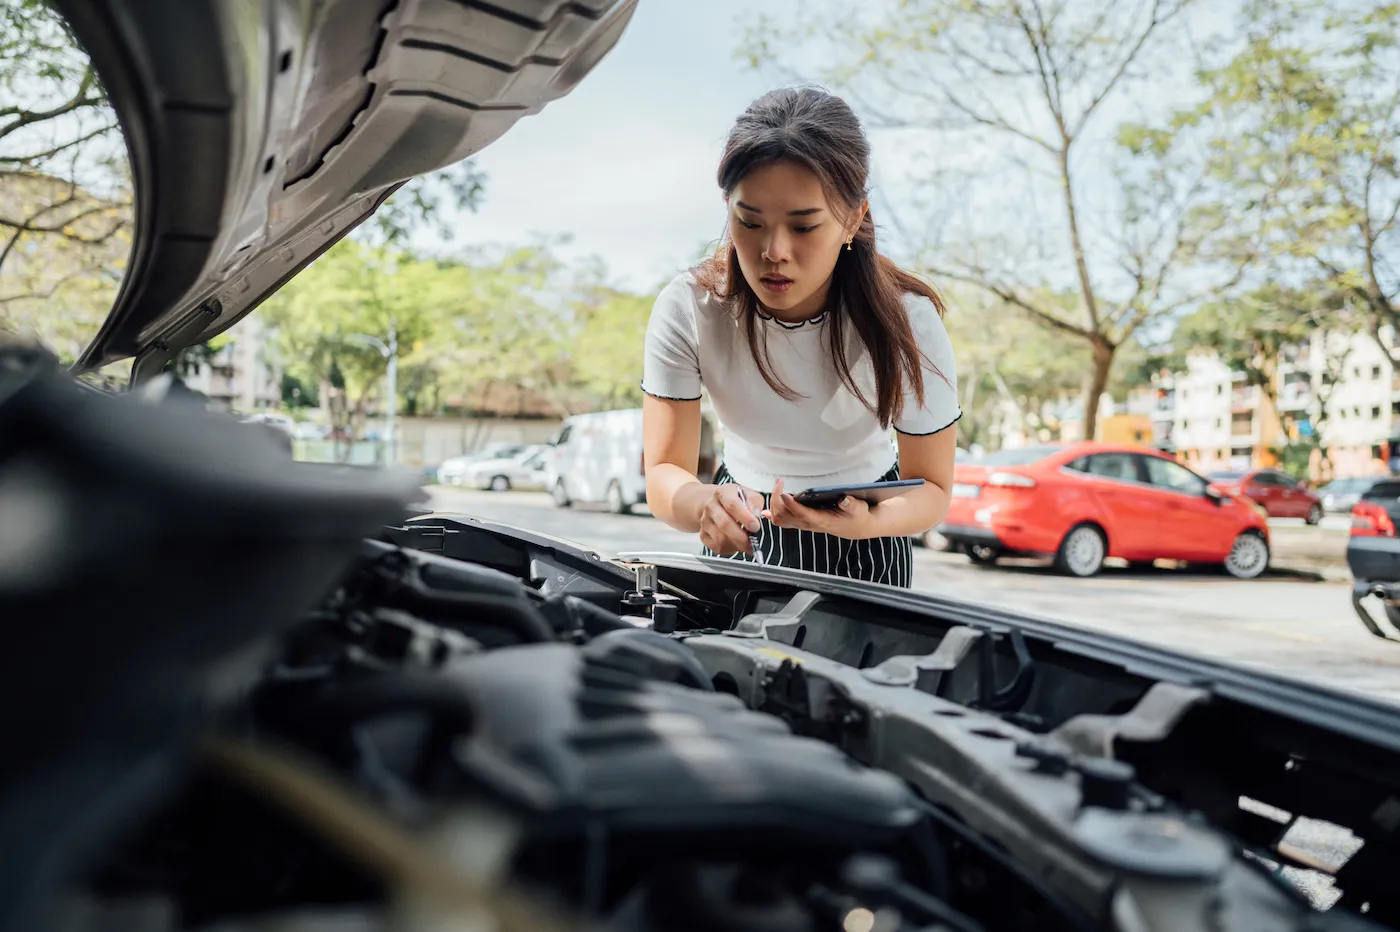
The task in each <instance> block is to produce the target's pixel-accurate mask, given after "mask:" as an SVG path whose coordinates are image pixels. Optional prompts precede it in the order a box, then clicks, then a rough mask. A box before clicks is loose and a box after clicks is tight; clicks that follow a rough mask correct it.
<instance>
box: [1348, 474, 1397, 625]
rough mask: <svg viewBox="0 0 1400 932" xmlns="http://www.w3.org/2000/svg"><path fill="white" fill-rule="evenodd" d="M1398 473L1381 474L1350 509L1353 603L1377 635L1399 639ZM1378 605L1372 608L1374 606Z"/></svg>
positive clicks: (1349, 561) (1349, 565) (1349, 551)
mask: <svg viewBox="0 0 1400 932" xmlns="http://www.w3.org/2000/svg"><path fill="white" fill-rule="evenodd" d="M1397 528H1400V479H1383V480H1377V481H1375V482H1372V483H1371V484H1370V487H1369V488H1367V489H1366V490H1365V491H1364V492H1362V493H1361V499H1360V501H1358V502H1357V503H1356V504H1355V505H1353V506H1352V509H1351V539H1350V540H1349V541H1348V542H1347V566H1348V567H1349V568H1350V569H1351V575H1352V579H1353V583H1352V598H1351V601H1352V605H1353V606H1354V607H1355V608H1356V614H1357V616H1358V617H1359V618H1360V619H1361V623H1362V624H1363V625H1365V626H1366V629H1367V630H1368V631H1370V632H1371V633H1372V634H1374V635H1375V636H1376V637H1380V638H1386V639H1388V640H1392V641H1394V640H1400V637H1397V636H1396V635H1395V634H1392V633H1389V632H1387V631H1386V630H1385V627H1382V623H1384V625H1385V626H1386V627H1389V628H1392V629H1395V631H1396V632H1397V633H1400V534H1398V533H1397ZM1372 609H1374V611H1373V610H1372Z"/></svg>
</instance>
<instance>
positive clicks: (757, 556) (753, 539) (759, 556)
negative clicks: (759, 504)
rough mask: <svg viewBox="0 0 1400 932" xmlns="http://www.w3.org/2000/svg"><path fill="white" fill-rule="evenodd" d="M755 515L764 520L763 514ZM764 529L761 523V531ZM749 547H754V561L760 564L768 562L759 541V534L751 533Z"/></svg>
mask: <svg viewBox="0 0 1400 932" xmlns="http://www.w3.org/2000/svg"><path fill="white" fill-rule="evenodd" d="M754 517H755V518H757V519H758V520H759V521H760V522H762V521H763V516H762V515H758V514H755V515H754ZM762 529H763V526H762V524H760V525H759V530H760V531H761V530H762ZM749 547H750V548H752V549H753V562H755V563H758V564H766V562H767V561H765V560H764V559H763V547H762V546H761V545H760V543H759V540H758V534H755V533H750V534H749Z"/></svg>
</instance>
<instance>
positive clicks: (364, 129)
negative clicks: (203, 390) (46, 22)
mask: <svg viewBox="0 0 1400 932" xmlns="http://www.w3.org/2000/svg"><path fill="white" fill-rule="evenodd" d="M54 5H55V7H56V8H57V9H58V11H59V12H60V13H61V14H62V15H63V16H64V17H66V18H67V20H68V22H69V23H70V25H71V27H72V29H73V31H74V33H75V35H76V36H77V38H78V40H79V42H81V43H82V45H83V46H84V48H85V49H86V50H87V52H88V54H89V55H90V56H91V58H92V62H93V65H94V67H95V68H96V69H97V71H98V74H99V75H100V77H101V79H102V81H103V84H104V85H105V87H106V89H107V92H108V94H109V96H110V99H111V101H112V104H113V106H114V108H115V109H116V111H117V114H118V117H119V119H120V121H121V125H122V129H123V132H124V134H125V136H126V140H127V147H128V151H129V154H130V161H131V169H132V178H133V184H134V188H135V194H136V217H135V234H134V240H133V247H132V254H131V260H130V264H129V271H128V274H127V276H126V279H125V281H124V282H123V283H122V287H121V290H120V292H119V293H118V296H117V299H116V302H115V304H114V305H113V307H112V311H111V313H110V315H109V316H108V318H107V320H106V322H105V323H104V324H103V326H102V328H101V329H100V330H99V331H98V333H97V335H96V337H95V338H94V339H93V341H92V343H91V344H90V345H89V346H88V347H87V349H86V350H85V351H84V352H83V353H82V355H81V356H80V357H79V359H78V361H77V364H76V367H75V368H76V369H77V370H79V371H85V370H91V369H95V368H98V367H101V366H105V365H108V364H110V363H113V362H117V361H120V360H122V359H125V358H129V357H135V358H136V363H135V365H134V366H133V371H132V380H133V382H140V381H142V380H143V379H144V378H147V377H149V376H150V375H153V374H155V373H156V372H159V371H160V370H161V368H162V367H163V366H164V365H165V364H166V363H167V362H168V361H169V360H170V359H172V358H173V357H174V355H175V354H176V353H178V352H179V351H180V350H181V349H183V348H184V347H187V346H191V345H193V344H195V343H198V342H201V341H203V340H207V339H209V338H210V337H212V336H215V335H216V334H218V333H221V332H222V331H224V330H227V329H228V328H229V327H231V326H233V324H235V323H236V322H238V321H239V320H240V319H241V318H243V317H244V316H245V315H246V314H248V313H249V312H250V311H251V310H253V308H255V307H257V306H258V304H259V303H261V302H262V301H263V300H264V299H265V298H267V297H268V296H269V295H270V294H272V293H273V292H274V291H276V290H277V288H279V287H280V286H281V285H282V284H283V283H284V282H286V281H287V280H288V279H289V278H291V277H292V276H293V275H295V274H296V273H297V272H298V271H300V270H301V269H302V268H304V267H305V266H306V265H308V264H309V263H310V262H311V261H312V260H314V259H315V258H316V257H317V256H319V255H320V254H321V253H322V252H324V251H325V250H326V249H327V248H329V247H330V246H331V245H333V244H334V243H335V242H336V241H337V240H339V239H340V238H341V237H342V236H344V235H345V234H346V233H347V232H348V231H350V230H352V229H354V227H355V226H357V225H358V224H360V223H361V222H363V221H364V220H365V219H366V218H367V217H369V216H370V215H371V214H373V213H374V211H375V209H376V208H377V207H378V206H379V205H380V204H382V203H383V202H384V200H385V199H386V198H387V197H388V196H389V195H390V194H392V193H393V192H394V190H396V189H397V188H398V187H399V186H400V185H401V184H403V183H404V182H405V181H407V180H408V179H410V178H412V177H414V176H416V175H420V174H424V173H427V172H431V171H434V170H437V169H440V168H443V167H446V166H448V165H452V164H454V163H456V162H459V161H461V160H462V159H465V158H467V157H468V156H471V155H472V154H473V153H476V152H478V151H480V150H481V149H482V148H483V147H485V146H486V145H488V144H489V143H491V142H492V141H494V140H495V139H497V138H498V137H499V136H501V135H502V134H503V133H504V132H506V131H507V130H508V129H510V128H511V127H512V126H513V125H514V124H515V122H516V121H517V120H519V119H520V118H521V117H524V116H528V115H530V114H533V113H537V112H538V111H539V110H540V109H541V108H542V107H543V106H544V105H545V104H547V103H548V102H550V101H552V100H555V99H558V98H559V97H562V96H563V95H565V94H567V93H568V92H569V91H570V90H572V89H573V87H574V86H575V85H576V84H577V83H578V82H579V80H580V79H582V78H583V76H584V75H586V74H587V73H588V72H589V71H590V70H591V69H592V68H593V66H594V65H596V64H597V63H598V61H600V60H601V59H602V57H603V56H604V55H606V54H607V53H608V52H609V51H610V50H611V49H612V47H613V46H614V45H615V44H616V42H617V40H618V38H619V37H620V36H621V34H622V32H623V30H624V28H625V27H626V25H627V23H628V22H629V20H630V19H631V17H632V14H633V12H634V10H635V8H636V0H567V2H566V0H493V2H486V0H397V2H395V0H387V2H386V0H380V2H366V0H264V2H260V3H249V2H246V0H140V2H135V0H55V4H54Z"/></svg>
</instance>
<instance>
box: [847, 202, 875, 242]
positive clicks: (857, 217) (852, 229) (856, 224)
mask: <svg viewBox="0 0 1400 932" xmlns="http://www.w3.org/2000/svg"><path fill="white" fill-rule="evenodd" d="M868 213H870V202H869V201H861V202H860V207H859V208H857V209H856V211H855V212H854V213H853V214H852V215H851V219H850V221H849V226H847V227H846V236H848V237H851V236H855V235H856V233H857V232H858V231H859V230H860V225H861V224H862V223H864V222H865V215H866V214H868Z"/></svg>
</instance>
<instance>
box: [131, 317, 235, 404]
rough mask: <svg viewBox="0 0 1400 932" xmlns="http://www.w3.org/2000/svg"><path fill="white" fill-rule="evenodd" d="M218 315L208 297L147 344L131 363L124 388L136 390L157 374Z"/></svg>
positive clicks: (216, 318)
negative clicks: (126, 385)
mask: <svg viewBox="0 0 1400 932" xmlns="http://www.w3.org/2000/svg"><path fill="white" fill-rule="evenodd" d="M222 312H223V306H222V305H221V304H219V301H218V299H217V298H210V299H209V300H208V301H205V302H204V303H203V304H201V305H200V306H199V307H197V308H195V309H194V310H193V311H190V313H189V314H187V315H186V316H185V317H184V318H183V319H182V320H180V322H179V323H177V324H175V326H173V327H171V328H169V329H168V330H166V331H165V332H164V333H162V334H161V335H160V338H159V339H157V340H155V341H154V342H153V343H151V345H150V347H149V348H148V349H147V350H146V351H145V352H143V353H142V354H141V355H140V356H137V357H136V361H135V362H133V363H132V364H131V380H130V383H129V385H128V387H129V388H136V387H137V386H140V385H142V384H144V383H145V382H147V381H149V380H150V379H153V378H155V377H156V376H157V375H159V374H160V373H161V370H162V369H164V368H165V366H166V364H167V363H169V362H170V361H171V360H172V359H174V358H175V356H176V355H177V354H178V353H179V352H180V350H182V349H184V348H185V347H187V346H190V345H191V344H192V343H193V342H194V338H195V337H197V336H199V335H200V334H201V333H203V332H204V331H205V330H207V329H208V328H209V325H210V324H212V323H213V322H214V321H216V320H218V319H219V315H220V314H221V313H222Z"/></svg>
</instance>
